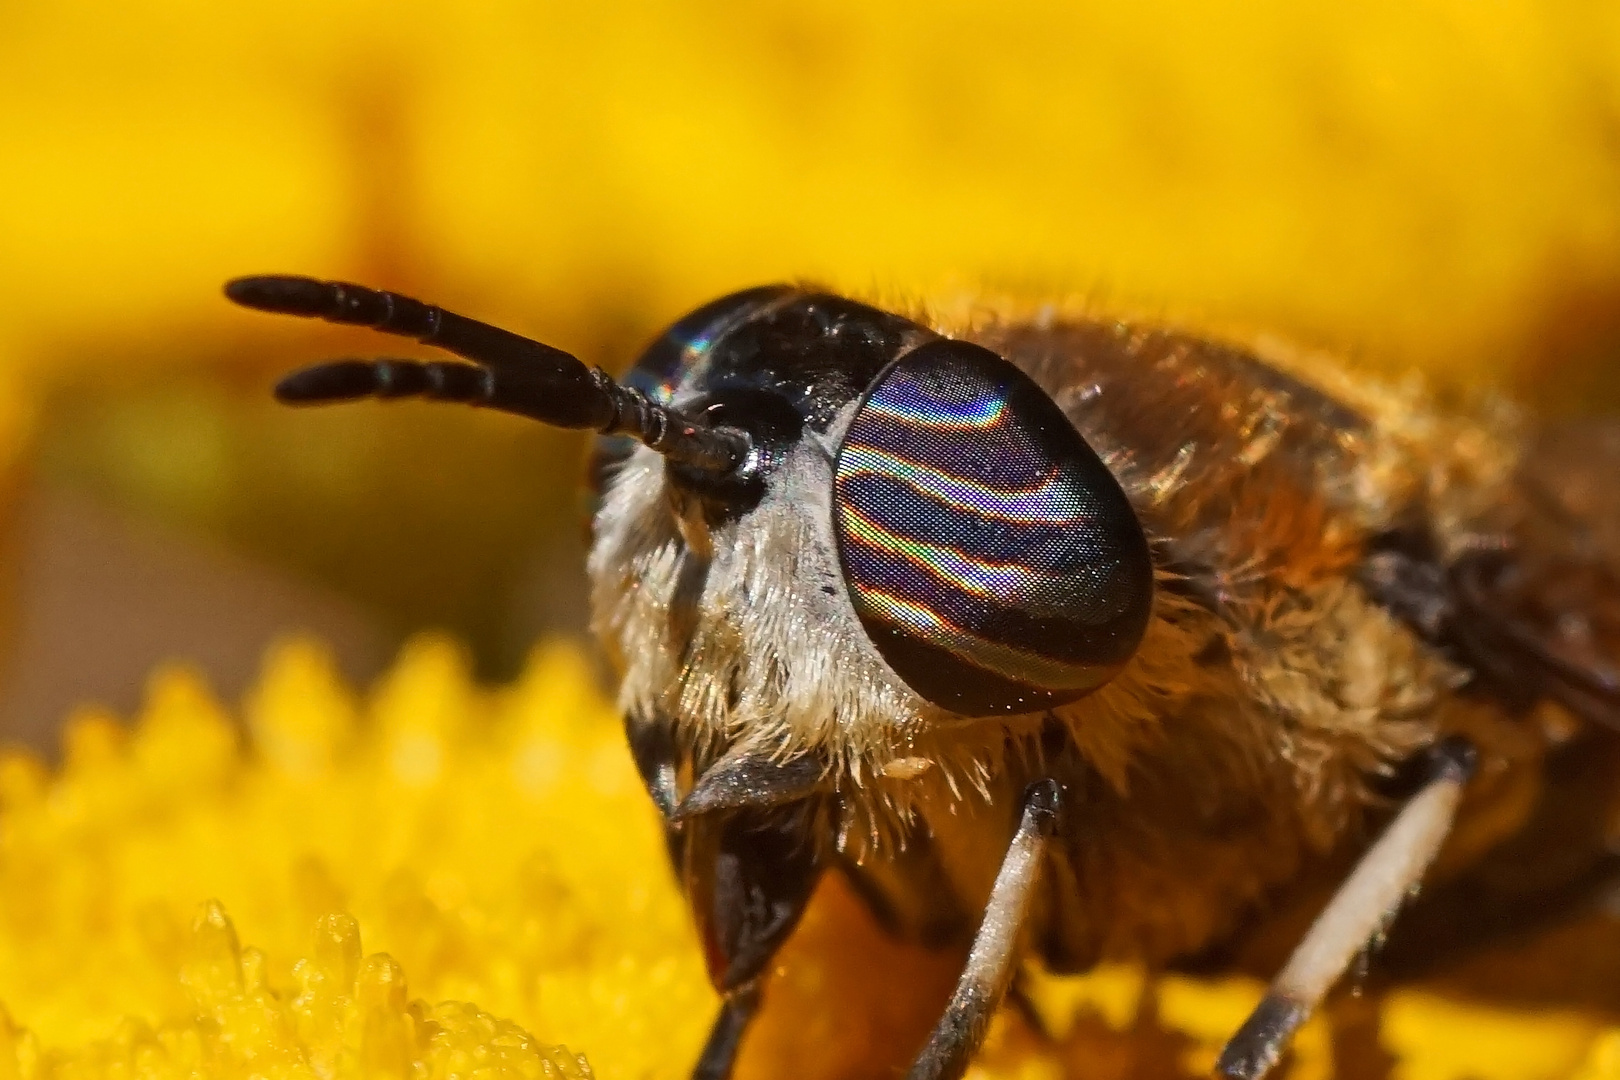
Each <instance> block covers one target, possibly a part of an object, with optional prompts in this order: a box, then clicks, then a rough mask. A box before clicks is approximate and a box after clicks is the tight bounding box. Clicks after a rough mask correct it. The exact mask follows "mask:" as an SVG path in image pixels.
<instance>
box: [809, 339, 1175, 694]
mask: <svg viewBox="0 0 1620 1080" xmlns="http://www.w3.org/2000/svg"><path fill="white" fill-rule="evenodd" d="M833 523H834V529H835V531H836V533H837V536H838V547H839V554H840V557H841V559H842V560H843V568H844V582H845V585H846V587H847V588H848V589H849V595H850V599H851V600H852V601H853V602H854V605H855V611H856V614H858V615H859V616H860V620H861V625H862V626H864V627H865V629H866V633H867V635H868V636H869V637H870V638H871V639H872V643H873V644H874V645H875V646H876V647H877V650H878V652H879V653H881V654H882V655H883V658H884V659H885V660H886V661H887V662H888V664H889V666H890V667H891V668H893V669H894V671H895V673H896V674H898V675H899V676H900V677H901V678H902V679H904V680H905V682H906V683H907V685H909V686H910V687H911V688H912V689H913V690H915V691H916V692H917V693H918V694H919V695H921V696H922V697H924V698H926V699H927V700H929V701H931V702H933V703H934V704H936V705H940V706H942V707H944V708H946V709H949V710H951V711H953V712H956V713H959V714H962V715H965V716H986V715H991V714H995V713H1017V712H1030V711H1033V710H1038V709H1043V708H1047V707H1050V706H1053V705H1058V704H1061V703H1063V702H1066V701H1072V700H1074V699H1076V698H1079V697H1082V696H1083V695H1085V694H1087V693H1089V692H1091V691H1092V690H1095V689H1097V688H1098V687H1099V686H1101V685H1102V684H1103V683H1105V682H1107V681H1108V679H1110V678H1111V677H1112V676H1113V675H1114V674H1115V672H1117V671H1118V670H1119V668H1120V667H1121V666H1122V665H1123V664H1124V663H1125V661H1127V660H1128V659H1130V657H1131V654H1132V653H1134V652H1135V651H1136V647H1137V645H1138V644H1139V643H1140V642H1141V640H1142V634H1143V632H1144V631H1145V630H1146V628H1147V623H1148V617H1149V615H1150V613H1151V610H1152V604H1153V564H1152V559H1151V557H1150V556H1149V554H1148V546H1147V541H1146V539H1145V538H1144V536H1143V534H1142V527H1141V525H1140V523H1139V522H1138V521H1137V519H1136V514H1135V512H1134V511H1133V510H1132V509H1131V505H1130V503H1129V502H1128V501H1127V500H1126V498H1125V493H1124V491H1123V490H1122V489H1121V488H1120V486H1119V482H1118V481H1116V480H1115V479H1114V477H1113V474H1112V473H1110V472H1109V471H1108V468H1107V466H1105V465H1104V464H1103V463H1102V460H1101V459H1100V458H1098V457H1097V455H1096V453H1095V452H1094V451H1093V450H1092V449H1091V447H1090V446H1088V445H1086V441H1085V440H1084V439H1083V438H1081V437H1080V433H1079V432H1078V431H1076V430H1075V428H1074V425H1073V424H1071V423H1070V422H1069V419H1068V418H1067V417H1066V416H1064V415H1063V413H1062V411H1061V410H1060V409H1059V408H1058V407H1057V404H1056V403H1055V402H1053V400H1052V399H1051V398H1050V397H1048V396H1047V395H1046V393H1045V392H1044V391H1043V390H1041V388H1040V387H1039V386H1037V385H1036V384H1035V383H1034V381H1033V380H1031V379H1030V378H1029V376H1027V375H1025V374H1024V373H1023V372H1022V371H1020V370H1018V369H1017V368H1016V367H1014V366H1013V365H1012V364H1010V363H1008V362H1007V361H1006V360H1003V359H1002V358H1001V357H999V356H997V355H996V354H995V353H993V352H991V351H989V350H988V349H984V348H981V347H979V346H977V345H972V344H970V343H968V342H963V341H935V342H930V343H928V344H926V345H923V346H920V347H919V348H917V349H915V350H913V351H912V352H910V353H908V354H906V355H905V356H903V357H901V358H900V359H899V360H898V361H896V362H895V363H894V364H892V365H890V366H889V367H888V368H887V369H885V370H884V371H883V373H882V374H880V375H879V376H878V378H877V380H876V381H875V382H874V383H873V384H872V386H871V388H870V389H869V390H868V392H867V396H866V398H865V400H864V401H863V402H862V403H861V405H860V407H859V409H858V410H857V411H856V413H855V417H854V419H853V421H852V422H851V423H850V426H849V430H848V432H847V433H846V434H845V435H844V440H843V443H842V444H841V445H840V447H839V449H838V461H837V466H836V471H835V478H834V500H833Z"/></svg>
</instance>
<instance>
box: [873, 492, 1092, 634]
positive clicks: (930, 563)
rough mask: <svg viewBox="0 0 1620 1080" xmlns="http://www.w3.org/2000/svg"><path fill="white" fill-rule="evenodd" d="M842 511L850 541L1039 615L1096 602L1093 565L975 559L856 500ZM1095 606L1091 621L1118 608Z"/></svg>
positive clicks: (1070, 612) (951, 584) (1072, 610)
mask: <svg viewBox="0 0 1620 1080" xmlns="http://www.w3.org/2000/svg"><path fill="white" fill-rule="evenodd" d="M842 512H843V514H844V515H845V520H846V521H847V522H848V523H849V524H848V526H847V528H846V541H847V542H848V541H853V542H856V543H860V544H864V545H866V546H868V547H871V548H874V549H876V550H877V551H878V552H880V553H882V554H884V555H896V556H899V557H900V558H903V559H906V560H907V561H908V562H910V563H911V564H912V566H913V568H915V569H916V570H919V571H921V572H923V573H927V574H933V575H934V576H936V577H938V578H939V579H940V581H941V582H942V583H943V584H945V585H947V586H949V587H952V588H956V589H959V590H961V591H962V592H964V593H968V594H969V595H972V596H975V597H978V598H980V599H984V600H991V599H997V598H1000V599H1003V600H1006V599H1016V600H1018V601H1019V602H1020V606H1021V607H1022V608H1023V609H1024V610H1025V611H1027V612H1029V613H1030V614H1032V615H1034V616H1036V617H1046V616H1052V615H1058V616H1062V615H1064V614H1067V615H1068V616H1069V617H1071V618H1072V617H1073V616H1074V614H1075V609H1076V605H1077V604H1081V605H1083V604H1087V603H1090V602H1091V600H1092V598H1093V595H1094V593H1095V583H1094V578H1095V577H1097V576H1100V574H1101V571H1099V570H1093V572H1092V573H1091V574H1089V575H1087V576H1086V577H1077V575H1076V571H1070V572H1069V573H1063V574H1053V573H1046V572H1043V571H1041V570H1038V569H1034V568H1031V567H1029V566H1027V565H1024V564H1022V563H1016V562H1004V563H994V562H989V561H988V560H984V559H975V558H973V557H971V556H969V555H966V554H964V553H963V552H961V551H960V550H958V549H956V548H952V547H948V546H946V545H943V544H931V543H928V542H927V541H923V540H917V539H915V538H912V537H907V536H901V535H899V534H897V533H894V532H891V531H890V530H888V529H886V528H884V527H883V526H882V525H880V524H879V523H878V522H876V521H873V520H872V519H871V518H869V517H867V516H866V515H864V514H862V513H861V512H860V511H859V510H858V509H856V508H855V507H853V506H847V505H846V506H845V507H844V508H843V511H842ZM1078 569H1079V568H1077V570H1078ZM1082 572H1083V571H1082ZM856 588H858V589H860V590H861V591H862V592H863V593H865V594H867V595H868V596H869V597H875V596H877V595H878V593H879V592H880V590H877V589H868V588H866V587H864V586H860V585H857V586H856ZM1093 607H1095V608H1096V609H1097V610H1095V611H1094V612H1091V613H1090V621H1093V622H1100V621H1102V619H1104V618H1107V617H1108V616H1110V615H1113V614H1114V605H1108V606H1103V605H1093Z"/></svg>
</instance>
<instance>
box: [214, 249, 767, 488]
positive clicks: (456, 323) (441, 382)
mask: <svg viewBox="0 0 1620 1080" xmlns="http://www.w3.org/2000/svg"><path fill="white" fill-rule="evenodd" d="M225 295H226V296H227V297H228V298H230V299H231V300H233V301H235V302H236V303H238V304H241V305H242V306H243V307H249V308H253V309H255V310H257V311H268V312H273V313H276V314H281V315H298V316H301V317H303V318H311V319H324V320H325V321H327V322H334V323H345V324H349V325H354V326H369V327H371V328H372V329H375V330H381V331H383V332H385V333H389V334H400V335H402V336H404V337H412V338H415V339H416V340H418V341H420V342H422V343H423V344H425V345H434V346H437V347H439V348H441V349H444V350H446V351H447V352H451V353H454V354H455V355H457V356H460V357H462V358H463V359H466V360H471V361H473V363H475V364H477V365H479V366H477V367H471V366H469V365H466V364H447V363H442V362H433V363H422V362H419V361H414V360H394V359H384V360H337V361H333V362H332V363H328V364H318V365H316V366H314V367H310V368H305V369H304V370H302V371H297V372H294V373H293V374H291V375H289V376H287V377H286V378H285V379H283V380H282V381H281V383H280V384H279V385H277V387H276V397H277V398H279V399H280V400H282V401H285V402H288V403H289V404H299V405H314V404H325V403H327V402H334V401H352V400H355V399H358V398H366V397H381V398H396V397H426V398H430V399H433V400H437V401H459V402H464V403H466V404H469V405H480V406H483V407H485V408H490V409H498V410H500V411H502V412H510V413H517V414H518V415H520V416H527V417H530V418H532V419H535V420H539V421H542V422H543V423H547V424H554V425H556V426H557V427H566V428H588V429H591V430H594V431H600V432H602V433H604V434H625V435H629V436H631V437H633V438H635V439H638V440H640V441H641V442H642V443H644V444H645V445H647V446H648V447H650V448H651V449H653V450H656V451H658V452H659V453H660V454H663V455H664V456H665V457H667V458H669V459H670V460H671V461H675V462H678V463H679V464H681V465H684V466H686V467H688V468H692V469H697V470H700V471H703V472H713V473H728V472H731V471H733V470H735V469H737V468H738V467H740V466H742V465H743V464H744V463H745V462H746V461H747V458H748V454H749V450H750V449H751V441H750V439H749V437H748V435H747V433H746V432H744V431H742V430H740V429H738V428H731V427H715V426H711V425H709V424H707V423H705V422H703V421H701V420H697V419H694V418H692V417H689V416H687V415H685V414H684V413H681V412H678V411H676V410H675V409H671V408H670V407H669V406H667V405H664V404H661V403H659V402H656V401H653V400H652V399H650V398H648V397H647V396H646V395H645V394H642V393H641V392H640V391H638V390H634V389H631V388H629V387H625V386H620V385H619V384H618V383H616V382H614V381H613V378H612V376H610V375H608V374H607V373H606V372H604V371H602V370H601V369H600V368H587V367H586V366H585V365H584V364H583V363H581V362H580V361H579V359H578V358H576V357H574V356H572V355H570V354H569V353H565V352H563V351H562V350H561V349H554V348H552V347H551V346H550V345H545V344H542V343H541V342H538V341H533V340H530V339H529V338H526V337H521V336H519V335H517V334H514V333H511V332H510V331H507V330H502V329H500V328H499V327H495V326H490V325H489V324H488V323H481V322H479V321H477V320H476V319H469V318H467V317H466V316H465V315H457V314H455V313H454V312H451V311H446V310H444V309H443V308H441V307H436V306H434V305H432V304H424V303H422V302H421V301H420V300H413V299H411V298H410V297H408V296H400V295H399V294H398V293H391V292H380V291H378V290H376V289H367V288H364V287H363V286H360V285H350V284H348V283H346V282H339V281H317V280H315V279H314V278H307V277H287V276H280V275H271V276H265V277H246V278H237V279H236V280H235V281H232V282H229V283H227V284H226V286H225Z"/></svg>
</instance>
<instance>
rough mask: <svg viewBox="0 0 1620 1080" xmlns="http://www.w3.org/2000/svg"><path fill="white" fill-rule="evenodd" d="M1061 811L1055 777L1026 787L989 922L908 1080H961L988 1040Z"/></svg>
mask: <svg viewBox="0 0 1620 1080" xmlns="http://www.w3.org/2000/svg"><path fill="white" fill-rule="evenodd" d="M1061 811H1062V793H1061V789H1060V788H1059V786H1058V783H1057V781H1056V780H1050V779H1047V780H1037V781H1036V782H1035V783H1033V784H1031V785H1030V786H1029V788H1028V789H1027V790H1026V791H1025V792H1024V808H1023V814H1022V816H1021V817H1020V818H1019V821H1018V831H1017V832H1016V833H1014V834H1013V839H1012V843H1011V844H1010V845H1009V846H1008V848H1007V854H1006V856H1005V858H1003V859H1002V862H1001V870H1000V872H999V873H997V874H996V883H995V885H994V886H993V887H992V888H991V891H990V903H989V904H988V905H986V907H985V912H984V921H983V922H982V923H980V924H979V930H978V933H977V934H975V935H974V938H973V948H972V950H971V951H970V952H969V953H968V960H967V966H966V967H965V968H963V970H962V975H961V977H960V978H959V979H958V980H957V982H956V991H955V992H954V993H953V994H952V995H951V1002H950V1004H949V1005H948V1006H946V1008H945V1015H944V1016H942V1017H940V1019H939V1023H938V1024H937V1025H935V1027H934V1033H933V1034H932V1035H930V1036H929V1037H928V1045H927V1046H925V1047H923V1051H922V1053H921V1054H920V1055H919V1056H918V1058H917V1060H916V1062H914V1063H913V1064H912V1066H911V1071H910V1072H909V1073H907V1074H906V1077H907V1080H958V1078H959V1077H960V1076H961V1075H962V1074H963V1073H964V1072H965V1071H967V1066H968V1061H969V1059H970V1058H971V1057H972V1056H973V1053H974V1051H976V1050H977V1049H978V1048H979V1044H980V1043H981V1042H983V1041H984V1033H985V1029H986V1028H987V1027H988V1026H989V1024H990V1018H991V1017H992V1016H993V1015H994V1014H995V1011H996V1006H997V1005H999V1004H1000V1003H1001V999H1002V996H1003V995H1004V994H1006V992H1007V987H1008V985H1009V984H1010V983H1011V982H1012V977H1013V972H1014V965H1015V963H1016V959H1017V953H1016V951H1015V950H1016V945H1017V943H1018V932H1019V930H1020V929H1022V927H1023V924H1024V919H1025V917H1026V916H1027V915H1028V913H1029V906H1030V901H1031V899H1033V897H1034V896H1035V885H1036V882H1037V880H1038V879H1039V877H1040V868H1041V863H1042V861H1043V860H1044V858H1045V856H1046V848H1047V845H1048V843H1049V842H1050V840H1051V837H1052V834H1053V833H1054V832H1055V831H1056V830H1057V825H1058V815H1059V813H1061Z"/></svg>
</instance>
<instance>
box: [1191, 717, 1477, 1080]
mask: <svg viewBox="0 0 1620 1080" xmlns="http://www.w3.org/2000/svg"><path fill="white" fill-rule="evenodd" d="M1477 756H1478V755H1477V753H1476V752H1475V750H1474V747H1473V744H1472V743H1470V742H1468V741H1467V740H1466V739H1462V738H1458V737H1455V736H1453V737H1450V738H1446V739H1442V740H1441V741H1440V742H1438V743H1436V744H1435V745H1434V747H1433V748H1432V749H1431V750H1430V752H1429V756H1428V780H1427V782H1426V783H1425V784H1424V785H1423V786H1422V788H1420V789H1419V790H1418V792H1417V794H1415V795H1413V796H1412V798H1411V799H1410V800H1409V801H1408V802H1407V804H1406V806H1405V807H1404V808H1403V809H1402V810H1401V812H1400V813H1399V814H1397V815H1395V820H1394V821H1392V822H1390V824H1389V828H1388V829H1386V830H1385V831H1384V834H1383V835H1382V836H1380V837H1379V838H1378V840H1377V841H1376V842H1374V844H1373V845H1372V847H1370V848H1368V849H1367V852H1366V854H1364V855H1363V856H1362V857H1361V861H1360V862H1358V863H1357V864H1356V865H1355V868H1354V869H1352V870H1351V871H1350V876H1349V877H1348V878H1346V879H1345V881H1344V884H1343V885H1341V886H1339V889H1338V891H1337V892H1336V893H1334V894H1333V898H1332V899H1331V900H1329V901H1328V905H1327V907H1326V908H1325V909H1323V911H1322V914H1321V915H1319V916H1317V918H1316V921H1315V922H1314V923H1312V924H1311V928H1310V929H1309V930H1308V931H1306V933H1305V937H1304V939H1303V940H1301V941H1300V943H1299V945H1298V946H1297V947H1295V949H1294V952H1293V955H1292V956H1290V957H1289V958H1288V963H1287V964H1286V965H1285V966H1284V967H1283V970H1282V972H1281V973H1280V974H1279V975H1278V976H1277V978H1276V979H1275V981H1273V982H1272V984H1271V989H1270V990H1269V991H1268V992H1267V994H1266V996H1265V997H1264V998H1262V999H1261V1001H1260V1004H1259V1006H1258V1007H1256V1009H1255V1010H1254V1012H1253V1013H1252V1014H1251V1015H1250V1016H1249V1018H1248V1019H1247V1020H1246V1021H1244V1023H1243V1026H1242V1027H1240V1028H1239V1029H1238V1030H1237V1033H1236V1034H1235V1035H1233V1036H1232V1038H1231V1040H1230V1041H1229V1042H1228V1043H1227V1044H1226V1048H1225V1049H1224V1050H1222V1051H1221V1056H1220V1059H1219V1061H1218V1062H1217V1063H1216V1066H1215V1071H1216V1073H1217V1074H1218V1075H1220V1076H1222V1077H1225V1078H1227V1080H1260V1077H1263V1076H1265V1075H1266V1073H1267V1072H1269V1071H1270V1070H1271V1069H1272V1067H1273V1066H1275V1065H1276V1064H1277V1062H1278V1060H1279V1059H1281V1057H1282V1055H1283V1051H1284V1050H1286V1049H1287V1048H1288V1043H1289V1040H1290V1039H1292V1038H1293V1035H1294V1032H1295V1031H1297V1030H1298V1029H1299V1027H1300V1025H1301V1024H1303V1023H1304V1022H1305V1021H1306V1020H1308V1019H1309V1018H1310V1015H1311V1013H1312V1011H1314V1010H1315V1008H1316V1007H1317V1005H1319V1004H1321V1001H1322V998H1323V997H1325V996H1326V995H1327V992H1328V990H1329V988H1331V987H1332V985H1333V984H1334V983H1335V982H1337V981H1338V979H1339V977H1340V976H1341V975H1343V974H1344V971H1345V969H1346V968H1347V967H1348V966H1349V965H1350V963H1351V961H1352V960H1353V959H1354V957H1355V956H1356V954H1357V953H1359V952H1360V951H1361V950H1362V949H1364V948H1365V947H1366V944H1367V942H1368V941H1370V940H1372V939H1373V938H1374V937H1376V936H1377V935H1378V934H1379V933H1380V932H1381V931H1382V930H1383V929H1384V928H1385V927H1386V926H1388V924H1389V922H1390V920H1391V919H1393V918H1394V916H1395V912H1396V910H1397V909H1398V908H1399V907H1400V904H1401V901H1403V900H1405V899H1406V898H1407V897H1408V896H1409V895H1411V893H1412V891H1413V890H1414V889H1416V888H1417V887H1418V885H1420V884H1421V883H1422V881H1423V874H1424V872H1425V871H1427V870H1428V868H1429V863H1430V862H1432V861H1433V860H1434V856H1435V854H1436V853H1437V852H1439V850H1440V845H1441V844H1442V843H1443V842H1444V841H1445V838H1446V836H1447V835H1448V834H1449V833H1450V832H1451V823H1452V820H1453V819H1454V817H1455V816H1456V811H1457V802H1458V800H1459V798H1460V797H1461V794H1462V787H1463V784H1465V783H1466V782H1467V781H1468V778H1469V777H1470V776H1471V775H1473V771H1474V766H1475V763H1476V759H1477Z"/></svg>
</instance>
